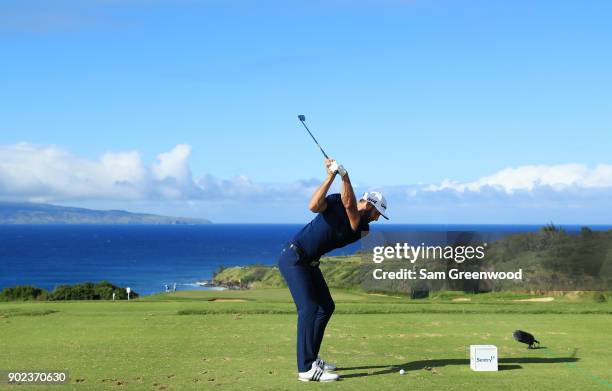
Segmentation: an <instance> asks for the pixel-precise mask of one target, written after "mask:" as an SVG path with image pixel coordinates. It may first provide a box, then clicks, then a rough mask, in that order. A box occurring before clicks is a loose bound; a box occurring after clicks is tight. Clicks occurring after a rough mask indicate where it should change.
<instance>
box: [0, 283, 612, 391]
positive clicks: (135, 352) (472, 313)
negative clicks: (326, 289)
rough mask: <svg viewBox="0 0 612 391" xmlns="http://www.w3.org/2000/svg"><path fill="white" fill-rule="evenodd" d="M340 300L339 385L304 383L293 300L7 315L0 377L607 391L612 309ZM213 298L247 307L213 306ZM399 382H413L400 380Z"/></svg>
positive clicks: (360, 296)
mask: <svg viewBox="0 0 612 391" xmlns="http://www.w3.org/2000/svg"><path fill="white" fill-rule="evenodd" d="M332 295H333V296H334V299H335V301H336V314H335V315H334V316H333V317H332V320H331V322H330V324H329V326H328V329H327V332H326V339H325V341H324V344H323V350H322V354H323V355H324V357H325V358H328V359H329V360H330V361H333V362H336V363H338V364H339V365H340V367H342V368H345V369H342V370H340V371H339V372H338V373H340V374H341V376H342V378H343V380H342V381H340V382H338V383H336V384H312V383H311V384H304V383H301V382H298V381H297V380H296V368H295V335H294V334H295V321H296V315H295V307H294V304H293V303H292V301H291V298H290V296H289V294H288V292H287V291H286V289H256V290H249V291H223V292H218V291H217V292H211V291H194V292H176V293H171V294H161V295H155V296H149V297H145V298H142V299H139V300H134V301H132V302H108V301H99V302H93V301H89V302H87V301H73V302H8V303H0V343H1V348H0V370H1V369H15V370H23V369H39V370H40V369H67V370H69V371H70V378H71V382H70V385H64V386H57V389H62V390H64V389H66V390H71V389H75V390H99V389H135V390H136V389H138V390H140V389H143V390H189V389H205V390H234V389H240V390H242V389H269V390H293V389H305V388H309V389H319V388H322V387H325V388H327V389H329V388H334V389H338V390H361V389H371V388H376V389H379V390H396V389H412V390H421V389H423V390H424V389H445V390H465V389H487V388H490V389H502V390H516V389H525V390H536V389H537V390H602V389H610V388H612V384H611V383H610V382H612V374H611V372H610V368H611V367H612V359H611V358H610V344H611V342H612V341H611V339H610V334H609V329H610V325H611V324H612V304H611V303H610V301H608V302H605V303H596V302H594V301H593V300H591V299H590V298H589V297H588V296H585V297H573V298H567V297H559V298H556V300H555V301H553V302H548V303H538V302H515V301H513V300H515V299H517V298H525V297H531V296H530V295H527V296H525V295H517V294H494V293H492V294H485V295H466V294H463V293H460V292H455V293H444V294H439V295H437V296H435V297H432V298H429V299H426V300H417V301H415V300H408V299H406V298H405V297H400V296H385V295H371V294H364V293H361V292H357V291H338V290H336V291H333V292H332ZM219 298H222V299H232V300H245V301H231V302H225V301H211V299H219ZM457 298H464V299H465V298H468V299H471V300H470V301H469V302H465V301H460V302H458V301H453V299H457ZM519 328H520V329H525V330H528V331H530V332H533V333H534V334H535V335H536V336H537V337H538V338H539V339H540V340H541V341H542V345H543V346H545V347H546V349H539V350H527V349H525V345H521V344H518V343H516V342H515V341H514V340H512V331H514V330H515V329H519ZM470 344H495V345H497V346H498V349H499V355H500V357H501V361H500V369H502V370H501V371H499V372H496V373H476V372H472V371H471V370H470V368H469V359H468V356H469V354H468V353H469V345H470ZM400 368H403V369H405V370H406V371H407V373H406V374H405V375H403V376H401V375H399V374H398V371H399V369H400ZM77 380H78V382H77ZM0 388H3V389H16V388H17V387H15V386H6V385H5V386H0ZM18 389H20V390H25V389H32V390H41V389H43V388H41V386H30V387H27V386H20V387H18Z"/></svg>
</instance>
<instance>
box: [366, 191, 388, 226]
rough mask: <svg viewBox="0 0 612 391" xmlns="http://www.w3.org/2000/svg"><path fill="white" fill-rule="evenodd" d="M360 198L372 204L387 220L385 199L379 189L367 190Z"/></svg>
mask: <svg viewBox="0 0 612 391" xmlns="http://www.w3.org/2000/svg"><path fill="white" fill-rule="evenodd" d="M361 199H362V200H365V201H367V202H369V203H370V204H372V205H374V207H375V208H376V210H377V211H379V212H380V215H381V216H382V217H384V218H385V219H387V220H389V218H388V217H387V216H386V215H385V213H387V200H386V199H385V197H384V196H383V195H382V193H381V192H379V191H369V192H365V193H363V197H361Z"/></svg>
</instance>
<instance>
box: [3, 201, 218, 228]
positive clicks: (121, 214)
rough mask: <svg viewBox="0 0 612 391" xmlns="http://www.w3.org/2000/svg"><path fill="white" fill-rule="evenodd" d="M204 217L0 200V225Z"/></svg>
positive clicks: (174, 220)
mask: <svg viewBox="0 0 612 391" xmlns="http://www.w3.org/2000/svg"><path fill="white" fill-rule="evenodd" d="M210 223H211V221H209V220H206V219H198V218H189V217H170V216H158V215H153V214H146V213H130V212H126V211H124V210H94V209H85V208H73V207H66V206H57V205H50V204H38V203H31V202H0V224H210Z"/></svg>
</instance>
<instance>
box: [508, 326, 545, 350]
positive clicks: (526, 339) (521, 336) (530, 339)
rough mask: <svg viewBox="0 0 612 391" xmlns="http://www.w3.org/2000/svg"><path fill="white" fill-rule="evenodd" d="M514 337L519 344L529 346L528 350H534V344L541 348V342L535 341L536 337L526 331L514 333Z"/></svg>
mask: <svg viewBox="0 0 612 391" xmlns="http://www.w3.org/2000/svg"><path fill="white" fill-rule="evenodd" d="M512 336H513V337H514V339H515V340H517V341H518V342H522V343H524V344H527V345H529V346H528V347H527V349H534V348H535V347H534V344H536V343H537V344H538V347H539V346H540V341H538V340H537V339H535V337H534V336H533V334H531V333H528V332H526V331H523V330H516V331H515V332H514V333H512Z"/></svg>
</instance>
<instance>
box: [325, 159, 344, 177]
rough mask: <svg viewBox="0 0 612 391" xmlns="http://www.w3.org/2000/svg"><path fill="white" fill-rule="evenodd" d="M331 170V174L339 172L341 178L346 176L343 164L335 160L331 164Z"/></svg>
mask: <svg viewBox="0 0 612 391" xmlns="http://www.w3.org/2000/svg"><path fill="white" fill-rule="evenodd" d="M329 170H330V171H331V172H337V173H338V174H340V176H341V177H343V176H345V175H346V170H345V169H344V167H343V166H342V164H338V162H337V161H335V160H334V161H333V162H332V163H331V164H330V166H329Z"/></svg>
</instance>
